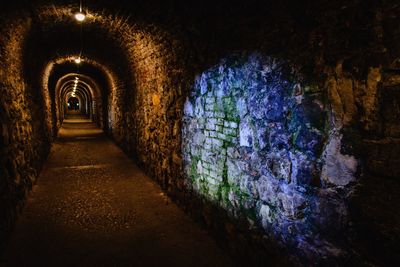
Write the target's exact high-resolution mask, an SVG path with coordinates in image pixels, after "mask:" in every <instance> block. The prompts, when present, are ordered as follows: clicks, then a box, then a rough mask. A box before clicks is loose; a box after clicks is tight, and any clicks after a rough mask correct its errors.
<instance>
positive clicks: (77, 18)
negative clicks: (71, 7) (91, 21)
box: [75, 12, 86, 22]
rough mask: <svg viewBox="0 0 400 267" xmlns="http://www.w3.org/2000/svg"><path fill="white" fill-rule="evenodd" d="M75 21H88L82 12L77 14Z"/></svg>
mask: <svg viewBox="0 0 400 267" xmlns="http://www.w3.org/2000/svg"><path fill="white" fill-rule="evenodd" d="M75 19H76V20H77V21H79V22H82V21H84V20H85V19H86V15H85V14H84V13H82V12H77V13H75Z"/></svg>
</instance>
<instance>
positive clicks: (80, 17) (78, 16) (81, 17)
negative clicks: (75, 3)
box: [75, 0, 86, 22]
mask: <svg viewBox="0 0 400 267" xmlns="http://www.w3.org/2000/svg"><path fill="white" fill-rule="evenodd" d="M75 19H76V20H77V21H79V22H82V21H84V20H85V19H86V14H85V13H84V12H83V11H82V0H80V1H79V12H76V13H75Z"/></svg>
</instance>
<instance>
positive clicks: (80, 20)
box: [71, 1, 86, 97]
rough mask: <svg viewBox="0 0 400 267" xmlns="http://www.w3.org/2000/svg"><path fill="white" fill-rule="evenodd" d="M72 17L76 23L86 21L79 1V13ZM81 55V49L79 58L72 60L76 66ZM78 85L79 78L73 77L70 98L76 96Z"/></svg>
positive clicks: (79, 61)
mask: <svg viewBox="0 0 400 267" xmlns="http://www.w3.org/2000/svg"><path fill="white" fill-rule="evenodd" d="M74 17H75V19H76V20H77V21H78V22H83V21H84V20H85V19H86V14H85V13H84V12H83V11H82V1H80V3H79V12H76V13H75V15H74ZM81 26H82V25H81ZM81 38H82V36H81ZM81 55H82V48H81V52H80V54H79V57H77V58H75V59H74V61H75V63H76V64H80V63H81V62H82V59H81ZM78 83H79V78H78V77H75V80H74V88H73V90H72V94H71V96H72V97H75V96H76V89H77V88H78Z"/></svg>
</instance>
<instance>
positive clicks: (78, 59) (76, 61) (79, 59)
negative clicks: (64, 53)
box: [74, 57, 82, 64]
mask: <svg viewBox="0 0 400 267" xmlns="http://www.w3.org/2000/svg"><path fill="white" fill-rule="evenodd" d="M74 61H75V63H76V64H80V63H81V61H82V60H81V58H80V57H78V58H75V59H74Z"/></svg>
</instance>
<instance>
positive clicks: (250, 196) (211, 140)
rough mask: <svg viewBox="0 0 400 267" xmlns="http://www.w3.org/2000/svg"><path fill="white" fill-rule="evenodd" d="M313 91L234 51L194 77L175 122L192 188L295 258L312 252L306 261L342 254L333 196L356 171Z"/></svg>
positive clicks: (274, 64) (275, 66) (287, 73)
mask: <svg viewBox="0 0 400 267" xmlns="http://www.w3.org/2000/svg"><path fill="white" fill-rule="evenodd" d="M322 91H323V90H322V89H321V88H319V87H318V86H316V85H309V84H303V83H302V82H301V76H300V75H299V74H297V73H296V72H295V70H294V68H291V67H290V66H289V65H288V64H284V63H283V62H280V61H278V60H275V59H272V58H269V57H263V56H261V55H259V54H256V53H254V54H251V55H236V56H232V57H230V58H227V59H224V60H222V61H221V62H220V63H219V64H218V65H216V66H215V67H213V68H210V69H208V70H206V71H204V72H203V73H201V74H199V75H198V76H197V77H196V80H195V85H194V87H193V89H192V92H191V94H190V96H189V97H188V99H187V100H186V103H185V107H184V118H183V130H182V135H183V136H182V139H183V145H182V150H183V158H184V168H185V175H186V179H187V182H188V184H189V185H190V186H191V187H192V188H193V189H194V191H196V192H197V193H198V194H199V195H200V196H201V197H204V198H205V199H207V200H208V201H211V202H213V203H214V204H216V205H218V206H220V207H222V208H224V209H225V210H227V211H228V212H229V214H230V215H231V216H233V217H235V218H246V219H247V220H248V221H249V225H252V226H254V227H260V228H262V229H263V230H264V231H265V234H266V235H267V236H269V237H270V238H272V239H274V240H276V241H278V243H280V244H284V245H285V246H286V247H292V248H294V249H296V250H297V253H300V254H304V255H306V254H318V255H306V257H308V258H310V257H311V258H312V257H313V256H317V257H320V256H324V255H325V254H326V255H331V254H332V253H333V254H341V253H344V251H342V250H341V249H339V248H338V246H337V245H336V244H335V240H337V239H336V238H337V237H338V236H340V235H341V234H343V233H342V232H341V231H342V229H343V228H344V227H345V225H346V223H347V207H346V204H345V199H344V195H345V194H341V193H343V192H347V193H349V192H350V191H351V189H350V187H351V185H352V182H353V181H354V180H355V178H354V173H355V171H356V168H357V161H356V159H355V158H354V157H352V156H351V155H343V154H342V153H341V151H340V144H341V135H340V133H339V131H338V129H337V128H335V127H334V126H333V124H331V123H329V121H330V120H331V117H332V116H331V114H330V113H329V112H328V110H329V109H328V108H327V103H325V97H326V96H324V94H323V93H322ZM340 190H342V191H340ZM346 190H347V191H346ZM339 192H341V193H339ZM335 256H337V255H335Z"/></svg>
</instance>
